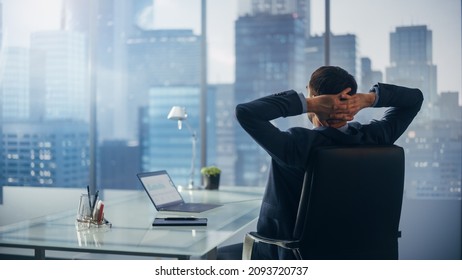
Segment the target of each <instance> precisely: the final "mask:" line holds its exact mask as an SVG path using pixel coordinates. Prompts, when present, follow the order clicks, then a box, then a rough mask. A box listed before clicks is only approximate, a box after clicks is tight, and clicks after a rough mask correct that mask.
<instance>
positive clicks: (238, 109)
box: [234, 104, 246, 121]
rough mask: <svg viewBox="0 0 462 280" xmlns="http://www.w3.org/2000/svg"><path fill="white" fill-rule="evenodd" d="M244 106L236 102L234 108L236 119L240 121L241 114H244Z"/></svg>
mask: <svg viewBox="0 0 462 280" xmlns="http://www.w3.org/2000/svg"><path fill="white" fill-rule="evenodd" d="M245 111H246V110H245V108H244V106H243V105H242V104H238V105H237V106H236V108H235V109H234V114H235V115H236V119H237V120H238V121H240V120H241V119H242V118H243V116H244V115H245Z"/></svg>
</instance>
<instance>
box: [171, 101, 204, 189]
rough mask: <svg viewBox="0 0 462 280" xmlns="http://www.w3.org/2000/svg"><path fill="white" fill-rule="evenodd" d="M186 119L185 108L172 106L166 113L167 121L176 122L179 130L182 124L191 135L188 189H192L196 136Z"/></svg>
mask: <svg viewBox="0 0 462 280" xmlns="http://www.w3.org/2000/svg"><path fill="white" fill-rule="evenodd" d="M187 118H188V114H187V113H186V108H185V107H180V106H173V107H172V109H171V110H170V113H168V116H167V119H169V120H176V121H178V129H179V130H181V128H182V126H183V122H184V123H185V124H186V127H187V128H188V130H189V132H190V133H191V137H192V159H191V171H190V174H189V183H188V189H193V188H194V187H195V186H194V169H195V168H194V163H195V161H196V142H197V136H196V132H195V131H194V130H193V129H192V128H191V126H190V125H189V124H188V122H186V119H187Z"/></svg>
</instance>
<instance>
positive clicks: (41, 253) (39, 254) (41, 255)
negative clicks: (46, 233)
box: [34, 249, 45, 260]
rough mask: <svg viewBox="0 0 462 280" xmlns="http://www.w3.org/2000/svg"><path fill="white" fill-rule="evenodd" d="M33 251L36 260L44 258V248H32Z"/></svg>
mask: <svg viewBox="0 0 462 280" xmlns="http://www.w3.org/2000/svg"><path fill="white" fill-rule="evenodd" d="M34 251H35V259H36V260H44V259H45V249H34Z"/></svg>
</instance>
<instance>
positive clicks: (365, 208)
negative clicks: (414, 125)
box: [294, 145, 404, 259]
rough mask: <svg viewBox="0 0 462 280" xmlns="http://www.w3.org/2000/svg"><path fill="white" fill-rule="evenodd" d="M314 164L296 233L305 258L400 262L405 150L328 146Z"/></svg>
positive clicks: (382, 147)
mask: <svg viewBox="0 0 462 280" xmlns="http://www.w3.org/2000/svg"><path fill="white" fill-rule="evenodd" d="M310 163H311V165H310V166H309V167H308V168H307V172H306V174H305V182H304V186H303V191H302V197H301V200H300V205H299V210H298V217H297V222H296V226H295V230H294V238H296V239H299V240H301V248H300V252H301V255H302V256H303V258H304V259H397V258H398V237H399V228H398V227H399V220H400V216H401V206H402V199H403V187H404V151H403V149H402V148H401V147H398V146H395V145H393V146H369V147H364V146H358V147H324V148H319V149H317V150H316V151H315V152H314V154H313V158H312V159H311V160H310Z"/></svg>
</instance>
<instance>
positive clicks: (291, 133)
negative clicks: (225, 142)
mask: <svg viewBox="0 0 462 280" xmlns="http://www.w3.org/2000/svg"><path fill="white" fill-rule="evenodd" d="M302 113H303V108H302V104H301V101H300V97H299V95H298V93H296V92H295V91H293V90H290V91H285V92H281V93H277V94H274V95H270V96H266V97H262V98H259V99H256V100H254V101H251V102H248V103H244V104H239V105H237V106H236V117H237V120H238V122H239V124H240V125H241V126H242V128H244V130H245V131H246V132H247V133H248V134H249V135H250V136H251V137H252V138H253V139H254V140H255V141H256V142H257V143H258V144H259V145H260V146H261V147H262V148H263V149H265V150H266V151H267V152H268V153H269V154H270V156H271V157H272V158H273V159H275V160H278V161H279V162H282V163H285V164H288V165H298V164H303V163H302V162H301V160H302V159H303V157H304V155H305V154H306V153H308V151H307V149H306V147H307V145H309V142H310V141H311V139H309V138H310V137H307V136H309V135H307V133H298V131H299V129H289V130H287V131H281V130H279V129H278V128H277V127H276V126H274V125H273V124H272V123H271V120H274V119H277V118H280V117H289V116H296V115H300V114H302ZM300 129H301V128H300ZM304 130H307V129H304ZM308 131H310V130H308Z"/></svg>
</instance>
